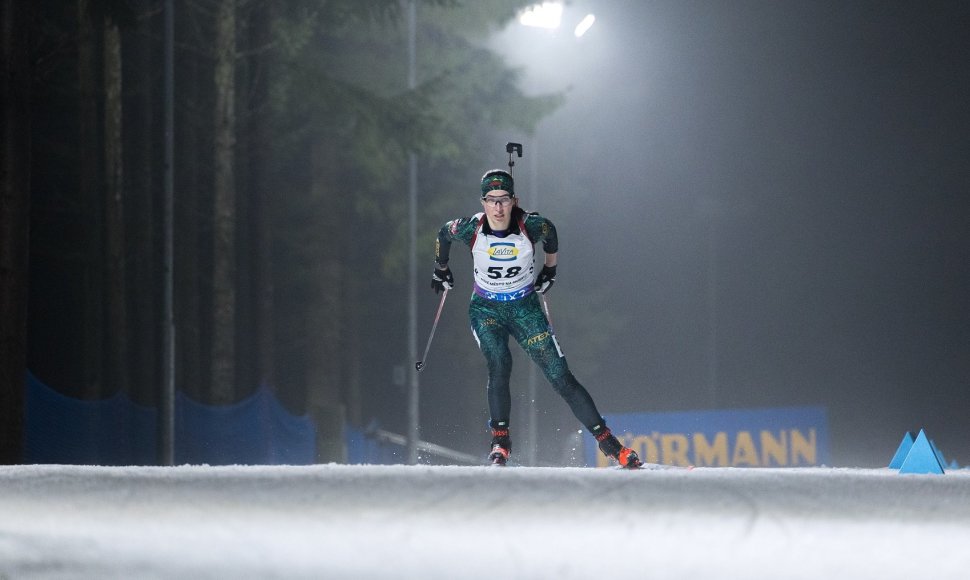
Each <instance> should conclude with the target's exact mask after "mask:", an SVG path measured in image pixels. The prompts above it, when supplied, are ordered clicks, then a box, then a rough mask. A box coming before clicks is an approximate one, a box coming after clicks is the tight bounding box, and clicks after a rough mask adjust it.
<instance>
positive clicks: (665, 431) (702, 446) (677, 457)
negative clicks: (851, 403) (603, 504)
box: [585, 407, 829, 467]
mask: <svg viewBox="0 0 970 580" xmlns="http://www.w3.org/2000/svg"><path fill="white" fill-rule="evenodd" d="M604 418H605V419H606V424H607V425H609V427H610V429H611V430H612V431H613V434H614V435H616V436H617V438H618V439H620V441H622V442H623V444H624V445H626V446H627V447H630V448H632V449H633V450H634V451H636V452H637V453H638V454H639V455H640V459H641V460H643V461H645V462H648V463H662V464H667V465H684V466H687V465H693V466H695V467H806V466H820V465H827V464H829V430H828V420H827V418H826V414H825V408H824V407H784V408H774V409H747V410H740V409H739V410H727V411H682V412H675V413H626V414H616V415H606V416H605V417H604ZM585 442H586V463H587V465H592V466H596V467H605V466H607V465H609V462H608V460H607V459H606V457H605V456H604V455H603V454H602V453H600V452H599V450H598V449H597V446H596V440H595V439H593V437H592V436H591V435H589V434H587V435H586V437H585Z"/></svg>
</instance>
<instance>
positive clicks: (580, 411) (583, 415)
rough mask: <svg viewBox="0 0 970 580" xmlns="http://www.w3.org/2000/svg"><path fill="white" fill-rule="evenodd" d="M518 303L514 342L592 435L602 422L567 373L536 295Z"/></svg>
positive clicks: (579, 386)
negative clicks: (537, 367) (519, 306)
mask: <svg viewBox="0 0 970 580" xmlns="http://www.w3.org/2000/svg"><path fill="white" fill-rule="evenodd" d="M521 302H522V304H521V308H520V311H519V312H518V316H516V318H515V325H514V335H515V339H516V341H517V342H518V343H519V346H521V347H522V350H524V351H525V352H526V353H528V355H529V357H530V358H531V359H532V360H533V362H535V364H536V365H538V366H539V368H540V369H542V373H543V374H544V375H545V377H546V380H548V381H549V382H550V383H551V384H552V388H553V389H555V391H556V392H557V393H558V394H559V396H560V397H562V398H563V400H565V401H566V404H567V405H569V408H570V410H572V412H573V415H575V416H576V418H577V419H579V422H580V423H582V424H583V425H585V426H586V428H587V429H590V431H593V430H594V428H596V427H598V426H600V425H602V423H603V418H602V417H601V416H600V414H599V411H597V410H596V404H595V403H593V398H592V397H591V396H590V394H589V392H588V391H587V390H586V388H585V387H583V385H581V384H580V383H579V381H577V380H576V377H574V376H573V374H572V373H571V372H570V371H569V365H568V364H567V363H566V356H565V355H564V354H563V352H562V349H561V348H560V347H559V343H558V342H557V340H556V336H555V335H554V334H553V333H552V328H550V325H549V321H548V320H547V319H546V315H545V313H543V312H542V308H541V307H540V305H539V299H538V297H537V295H535V294H533V295H531V296H527V297H526V298H523V299H522V301H521Z"/></svg>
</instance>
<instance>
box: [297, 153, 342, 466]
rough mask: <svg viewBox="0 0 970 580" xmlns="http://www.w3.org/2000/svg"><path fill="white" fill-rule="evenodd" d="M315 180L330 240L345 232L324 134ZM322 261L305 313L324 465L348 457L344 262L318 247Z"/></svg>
mask: <svg viewBox="0 0 970 580" xmlns="http://www.w3.org/2000/svg"><path fill="white" fill-rule="evenodd" d="M311 163H312V164H313V184H312V186H311V187H312V191H311V195H313V197H315V198H318V199H320V200H321V201H322V204H321V205H320V207H323V208H324V209H323V211H322V212H321V214H322V215H321V216H320V221H319V227H320V230H321V231H324V232H329V235H328V238H330V239H342V236H341V235H340V231H339V230H340V228H341V220H340V218H339V216H340V213H341V212H340V207H339V202H338V197H337V192H336V191H334V184H335V183H337V181H338V180H337V177H338V175H337V167H338V165H337V147H336V144H335V143H334V142H333V141H332V140H330V139H328V138H327V136H325V135H324V136H320V137H318V138H317V139H316V141H315V142H314V145H313V158H312V160H311ZM315 253H316V256H317V258H318V261H317V262H314V263H313V264H312V265H311V266H308V267H309V268H310V270H311V271H312V273H313V275H312V278H311V280H312V282H311V283H312V284H313V285H314V286H315V288H314V289H315V292H314V294H315V296H316V298H317V301H316V302H314V303H313V304H312V305H310V309H309V313H308V315H307V317H306V322H307V326H306V329H305V331H306V336H307V338H308V342H309V345H310V346H309V348H308V352H309V356H308V357H307V359H308V360H307V381H308V384H307V393H308V399H309V401H308V403H309V404H308V407H309V408H310V410H311V412H312V413H313V414H314V416H315V417H316V420H317V425H318V438H317V459H318V461H320V462H321V463H326V462H330V461H338V462H339V461H346V455H347V453H346V446H345V445H344V442H343V426H344V415H345V412H344V407H343V404H342V401H341V395H340V380H341V372H340V371H341V364H340V363H341V358H342V356H341V354H342V349H341V340H340V337H341V332H342V328H341V324H340V322H341V319H342V318H343V317H342V314H341V313H342V300H343V297H342V295H341V294H342V293H341V286H342V276H341V273H342V266H341V263H340V253H339V252H333V251H328V248H323V247H321V248H318V249H317V252H315Z"/></svg>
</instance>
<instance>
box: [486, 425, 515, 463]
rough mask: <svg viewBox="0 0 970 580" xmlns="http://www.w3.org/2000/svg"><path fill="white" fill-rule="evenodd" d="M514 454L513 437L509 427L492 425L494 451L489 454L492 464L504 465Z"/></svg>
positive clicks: (489, 460)
mask: <svg viewBox="0 0 970 580" xmlns="http://www.w3.org/2000/svg"><path fill="white" fill-rule="evenodd" d="M510 455H512V439H510V438H509V430H508V428H507V427H492V451H491V452H490V453H489V454H488V462H489V463H490V464H491V465H495V466H498V467H504V466H505V464H506V463H508V462H509V456H510Z"/></svg>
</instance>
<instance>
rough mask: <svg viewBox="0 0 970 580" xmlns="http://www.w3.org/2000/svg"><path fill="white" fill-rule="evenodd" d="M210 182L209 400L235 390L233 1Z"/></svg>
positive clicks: (225, 24)
mask: <svg viewBox="0 0 970 580" xmlns="http://www.w3.org/2000/svg"><path fill="white" fill-rule="evenodd" d="M215 38H216V40H215V48H216V59H215V91H216V103H215V163H214V170H215V187H214V195H215V200H214V214H213V220H214V221H213V241H214V247H213V272H212V293H213V296H212V310H213V327H212V367H211V371H212V383H211V389H212V391H211V393H212V399H213V402H214V403H229V402H231V401H232V400H233V398H234V394H235V356H236V349H235V334H236V331H235V328H236V327H235V310H236V291H235V272H236V252H235V250H236V245H235V244H236V240H235V233H236V230H235V222H236V191H235V182H234V178H233V170H234V155H235V128H236V127H235V125H236V117H235V90H236V84H235V73H236V0H221V2H220V3H219V10H218V14H217V16H216V37H215Z"/></svg>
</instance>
